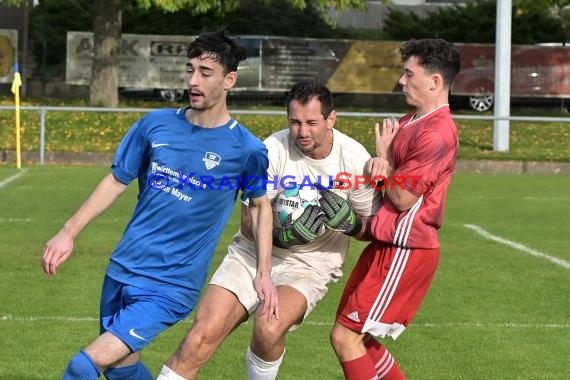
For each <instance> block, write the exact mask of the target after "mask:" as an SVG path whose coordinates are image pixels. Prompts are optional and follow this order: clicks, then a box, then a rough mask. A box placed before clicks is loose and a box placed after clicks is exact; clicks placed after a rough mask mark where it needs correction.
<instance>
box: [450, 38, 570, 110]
mask: <svg viewBox="0 0 570 380" xmlns="http://www.w3.org/2000/svg"><path fill="white" fill-rule="evenodd" d="M458 46H459V50H460V53H461V59H462V70H461V71H460V72H459V74H458V75H457V77H456V78H455V81H454V83H453V86H452V90H451V92H452V94H454V95H464V96H467V97H468V99H469V104H470V106H471V107H472V108H473V109H474V110H477V111H481V112H483V111H488V110H490V109H492V108H493V104H494V96H493V92H494V89H495V47H494V46H492V45H471V44H470V45H458ZM511 98H513V99H519V100H520V99H525V98H526V99H529V100H531V99H536V100H544V99H548V98H551V99H561V98H570V47H566V46H528V45H526V46H523V45H518V46H513V47H512V52H511Z"/></svg>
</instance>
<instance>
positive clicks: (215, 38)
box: [188, 29, 247, 74]
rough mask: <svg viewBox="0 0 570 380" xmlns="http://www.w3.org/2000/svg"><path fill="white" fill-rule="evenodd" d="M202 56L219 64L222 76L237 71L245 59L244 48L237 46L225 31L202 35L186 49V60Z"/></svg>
mask: <svg viewBox="0 0 570 380" xmlns="http://www.w3.org/2000/svg"><path fill="white" fill-rule="evenodd" d="M204 54H205V55H207V56H208V57H210V58H212V59H213V60H214V61H215V62H218V63H219V64H221V65H222V66H223V67H224V74H227V73H229V72H231V71H237V69H238V65H239V63H240V62H241V61H244V60H245V59H246V58H247V52H246V50H245V48H244V47H243V46H240V45H238V44H237V42H236V41H235V40H234V39H232V38H231V37H230V35H229V34H228V32H227V30H225V29H221V30H218V31H217V32H209V33H203V34H201V35H200V36H198V37H196V39H195V40H194V41H192V43H191V44H190V47H189V48H188V58H190V59H192V58H196V57H201V56H202V55H204Z"/></svg>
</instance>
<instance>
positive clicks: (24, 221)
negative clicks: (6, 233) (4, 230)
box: [0, 218, 34, 223]
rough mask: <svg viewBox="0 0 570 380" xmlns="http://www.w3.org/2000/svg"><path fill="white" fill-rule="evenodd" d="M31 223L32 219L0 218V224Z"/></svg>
mask: <svg viewBox="0 0 570 380" xmlns="http://www.w3.org/2000/svg"><path fill="white" fill-rule="evenodd" d="M33 221H34V219H31V218H0V223H12V222H23V223H30V222H33Z"/></svg>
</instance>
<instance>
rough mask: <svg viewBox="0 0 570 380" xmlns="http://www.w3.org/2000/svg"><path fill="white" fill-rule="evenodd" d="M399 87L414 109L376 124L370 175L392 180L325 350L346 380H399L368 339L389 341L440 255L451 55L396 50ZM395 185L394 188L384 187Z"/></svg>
mask: <svg viewBox="0 0 570 380" xmlns="http://www.w3.org/2000/svg"><path fill="white" fill-rule="evenodd" d="M400 52H401V57H402V61H403V64H404V73H403V75H402V77H401V78H400V80H399V83H400V84H401V85H402V90H403V93H404V95H405V97H406V102H407V103H408V104H409V105H411V106H413V107H415V110H414V111H412V112H410V113H408V114H407V115H405V116H404V117H403V118H402V119H400V121H399V122H396V121H395V120H393V119H387V120H384V122H383V127H382V131H380V126H379V125H378V124H377V125H376V126H375V128H376V154H377V157H374V158H372V159H371V160H370V161H369V162H368V164H367V166H368V170H369V172H370V173H371V176H372V177H374V176H377V175H379V176H386V177H388V178H390V177H396V176H398V177H397V178H399V179H400V180H399V181H398V183H397V184H396V185H391V186H387V187H386V192H385V198H384V202H383V205H382V207H381V208H380V210H379V211H378V213H377V214H376V215H375V217H374V218H373V220H372V224H371V229H372V231H371V232H372V235H373V238H374V240H373V241H372V242H371V243H370V244H369V245H368V246H367V247H366V248H365V249H364V251H363V252H362V255H361V257H360V259H359V261H358V263H357V264H356V266H355V268H354V269H353V271H352V273H351V275H350V277H349V279H348V282H347V284H346V287H345V289H344V293H343V295H342V297H341V300H340V304H339V307H338V310H337V318H336V323H335V325H334V327H333V330H332V333H331V343H332V345H333V348H334V350H335V352H336V355H337V357H338V359H339V361H340V364H341V366H342V369H343V371H344V374H345V377H346V379H349V380H360V379H366V380H369V379H389V380H395V379H405V375H404V373H403V372H402V370H401V369H400V368H399V366H398V364H397V363H396V361H395V360H394V357H393V356H392V355H391V354H390V353H389V352H388V350H387V349H386V348H385V347H384V346H383V345H382V344H380V343H379V341H378V340H377V339H376V338H377V337H381V338H384V337H386V336H389V337H391V338H392V339H396V338H397V337H398V336H399V335H400V334H401V333H402V332H403V331H404V329H405V328H406V326H408V324H409V323H410V322H411V320H412V318H413V317H414V315H415V314H416V312H417V311H418V308H419V306H420V304H421V302H422V300H423V298H424V296H425V294H426V293H427V291H428V288H429V286H430V284H431V282H432V279H433V277H434V275H435V272H436V269H437V265H438V262H439V257H440V244H439V240H438V230H439V228H440V227H441V224H442V220H443V215H444V209H445V198H446V193H447V190H448V187H449V184H450V181H451V177H452V175H453V172H454V169H455V161H456V155H457V147H458V138H457V127H456V126H455V123H454V122H453V119H452V117H451V112H450V109H449V104H448V103H449V100H448V96H449V89H450V87H451V83H452V81H453V79H454V78H455V76H456V75H457V73H458V72H459V68H460V58H459V52H458V50H457V49H456V47H455V46H454V45H452V44H450V43H448V42H446V41H444V40H441V39H422V40H411V41H408V42H405V43H404V44H403V45H402V46H401V47H400ZM389 183H392V184H394V181H389Z"/></svg>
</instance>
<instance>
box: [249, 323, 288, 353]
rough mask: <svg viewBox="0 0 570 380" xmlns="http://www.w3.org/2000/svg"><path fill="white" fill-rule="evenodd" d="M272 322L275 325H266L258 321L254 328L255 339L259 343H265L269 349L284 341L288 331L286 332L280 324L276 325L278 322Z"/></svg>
mask: <svg viewBox="0 0 570 380" xmlns="http://www.w3.org/2000/svg"><path fill="white" fill-rule="evenodd" d="M272 322H273V323H265V322H260V321H259V320H256V323H255V325H254V328H253V335H254V339H256V340H257V341H259V342H263V344H264V345H267V346H269V347H273V346H275V345H276V344H277V343H278V342H279V341H280V340H282V339H283V336H284V335H285V332H286V331H287V329H285V330H284V327H283V326H281V325H280V324H279V323H275V322H276V321H272Z"/></svg>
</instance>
